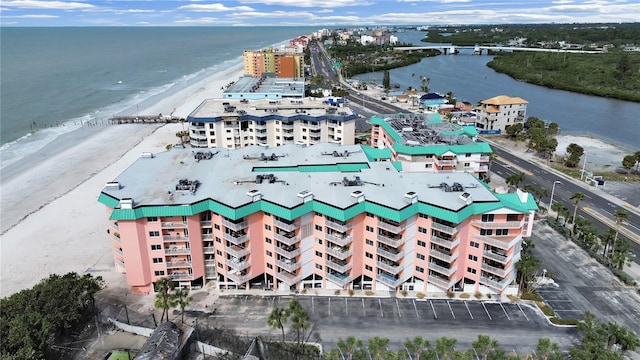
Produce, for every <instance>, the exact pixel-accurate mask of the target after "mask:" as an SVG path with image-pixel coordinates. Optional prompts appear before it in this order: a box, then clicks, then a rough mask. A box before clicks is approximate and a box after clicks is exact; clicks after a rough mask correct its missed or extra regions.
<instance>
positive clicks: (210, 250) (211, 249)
mask: <svg viewBox="0 0 640 360" xmlns="http://www.w3.org/2000/svg"><path fill="white" fill-rule="evenodd" d="M202 251H203V252H204V253H205V254H215V252H216V248H214V247H213V246H205V247H203V248H202Z"/></svg>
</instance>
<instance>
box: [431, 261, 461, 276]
mask: <svg viewBox="0 0 640 360" xmlns="http://www.w3.org/2000/svg"><path fill="white" fill-rule="evenodd" d="M428 267H429V269H431V270H434V271H437V272H439V273H440V274H443V275H446V276H451V275H453V274H454V273H455V272H456V270H458V265H453V266H452V267H450V268H446V267H444V266H440V265H438V264H436V263H434V262H430V263H429V266H428Z"/></svg>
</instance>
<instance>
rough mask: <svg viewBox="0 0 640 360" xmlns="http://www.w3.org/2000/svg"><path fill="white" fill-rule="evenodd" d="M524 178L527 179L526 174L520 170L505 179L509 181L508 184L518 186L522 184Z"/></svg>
mask: <svg viewBox="0 0 640 360" xmlns="http://www.w3.org/2000/svg"><path fill="white" fill-rule="evenodd" d="M524 179H525V175H524V173H523V172H521V171H520V172H517V173H515V174H512V175H509V176H507V178H506V179H505V180H506V181H507V184H508V185H511V186H513V187H514V188H518V186H519V185H520V183H522V182H523V181H524Z"/></svg>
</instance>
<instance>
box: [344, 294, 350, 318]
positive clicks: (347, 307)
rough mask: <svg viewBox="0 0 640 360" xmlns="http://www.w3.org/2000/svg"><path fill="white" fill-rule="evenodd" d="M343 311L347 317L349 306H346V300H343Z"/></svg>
mask: <svg viewBox="0 0 640 360" xmlns="http://www.w3.org/2000/svg"><path fill="white" fill-rule="evenodd" d="M344 311H345V313H347V315H349V306H348V304H347V298H344Z"/></svg>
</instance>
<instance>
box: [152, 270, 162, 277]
mask: <svg viewBox="0 0 640 360" xmlns="http://www.w3.org/2000/svg"><path fill="white" fill-rule="evenodd" d="M153 274H154V275H155V276H164V270H156V271H154V272H153Z"/></svg>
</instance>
